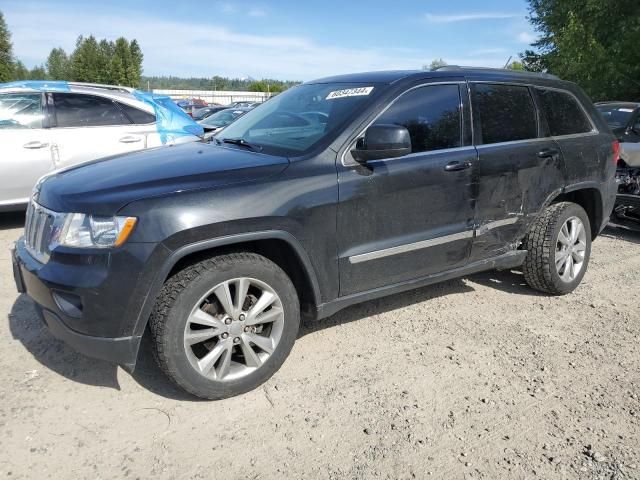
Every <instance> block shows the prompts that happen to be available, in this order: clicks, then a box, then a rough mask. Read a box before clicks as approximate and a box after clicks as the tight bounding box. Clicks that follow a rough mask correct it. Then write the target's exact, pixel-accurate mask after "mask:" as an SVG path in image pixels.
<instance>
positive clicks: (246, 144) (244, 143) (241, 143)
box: [216, 138, 262, 152]
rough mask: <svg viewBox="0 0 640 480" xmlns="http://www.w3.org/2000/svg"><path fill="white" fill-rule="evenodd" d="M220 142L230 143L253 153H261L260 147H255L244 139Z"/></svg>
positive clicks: (227, 139)
mask: <svg viewBox="0 0 640 480" xmlns="http://www.w3.org/2000/svg"><path fill="white" fill-rule="evenodd" d="M216 140H217V139H216ZM222 141H223V142H224V143H230V144H232V145H239V146H241V147H247V148H249V149H251V150H253V151H254V152H261V151H262V147H261V146H260V145H256V144H254V143H250V142H247V141H246V140H245V139H244V138H223V139H222Z"/></svg>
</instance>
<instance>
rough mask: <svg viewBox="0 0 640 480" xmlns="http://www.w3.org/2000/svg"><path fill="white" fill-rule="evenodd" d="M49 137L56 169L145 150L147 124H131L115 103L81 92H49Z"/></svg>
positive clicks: (147, 131) (148, 126) (152, 127)
mask: <svg viewBox="0 0 640 480" xmlns="http://www.w3.org/2000/svg"><path fill="white" fill-rule="evenodd" d="M48 95H50V96H51V98H52V102H53V106H54V109H53V112H54V115H53V124H52V129H51V130H52V138H53V142H54V150H53V153H54V156H55V157H56V160H57V163H58V165H59V166H60V167H65V166H69V165H75V164H78V163H83V162H87V161H90V160H94V159H97V158H101V157H106V156H110V155H117V154H121V153H127V152H133V151H136V150H142V149H144V148H146V144H147V134H148V133H149V132H150V131H151V130H155V127H154V126H150V125H135V124H133V123H132V120H131V119H130V118H129V116H128V115H127V114H126V113H125V111H124V110H123V108H121V107H120V106H119V105H118V104H117V102H115V101H113V100H111V99H110V98H107V97H101V96H98V95H90V94H84V93H57V92H56V93H50V94H48Z"/></svg>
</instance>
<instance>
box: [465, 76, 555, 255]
mask: <svg viewBox="0 0 640 480" xmlns="http://www.w3.org/2000/svg"><path fill="white" fill-rule="evenodd" d="M471 97H472V106H473V118H474V141H475V144H476V148H477V150H478V155H479V169H478V172H479V177H478V201H477V206H476V236H475V240H474V244H473V249H472V252H471V261H476V260H482V259H486V258H490V257H495V256H497V255H500V254H502V253H505V252H507V251H509V250H511V249H513V248H514V247H515V243H516V242H517V241H518V240H519V239H520V238H522V236H523V234H524V232H525V231H526V229H527V227H528V225H529V223H530V222H531V221H532V220H533V219H534V218H535V217H536V216H537V214H538V212H539V211H540V209H541V208H542V206H543V204H544V203H545V200H546V199H547V198H548V196H549V195H550V194H551V193H552V192H553V191H555V190H559V189H561V188H562V187H563V186H564V181H565V171H564V165H563V160H562V155H561V152H560V149H559V148H558V146H557V144H556V143H555V142H554V140H553V139H552V138H550V137H549V136H548V134H547V132H546V131H545V125H544V122H542V121H541V118H540V115H539V113H538V110H537V108H536V103H535V99H534V96H533V93H532V91H531V88H530V87H528V86H527V85H521V84H507V83H486V82H471Z"/></svg>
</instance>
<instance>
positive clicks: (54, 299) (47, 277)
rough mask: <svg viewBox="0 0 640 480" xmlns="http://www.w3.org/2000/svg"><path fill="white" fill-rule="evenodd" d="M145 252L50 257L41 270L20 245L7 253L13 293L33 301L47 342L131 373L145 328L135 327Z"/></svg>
mask: <svg viewBox="0 0 640 480" xmlns="http://www.w3.org/2000/svg"><path fill="white" fill-rule="evenodd" d="M151 252H153V245H151V244H144V246H142V247H140V245H137V246H136V245H133V246H130V248H129V249H128V251H126V252H125V251H120V252H119V253H118V254H117V255H114V254H112V253H102V254H101V255H103V256H104V255H106V258H103V259H102V260H96V258H92V257H93V256H92V255H91V254H88V255H87V254H84V255H81V254H75V256H74V255H69V254H66V255H65V254H61V255H55V254H54V255H52V256H51V259H50V260H49V262H47V263H46V264H42V263H39V262H37V261H36V260H35V259H34V258H33V257H32V256H31V255H30V254H29V252H28V251H27V250H26V248H25V245H24V240H23V239H20V240H19V241H18V242H17V243H16V247H15V250H14V251H13V252H12V263H13V273H14V279H15V284H16V288H17V289H18V291H19V292H20V293H26V294H27V295H28V296H29V297H31V298H32V299H33V301H34V302H35V305H36V310H37V312H38V315H39V316H40V317H41V319H42V321H43V322H44V323H45V325H46V326H47V327H48V329H49V331H50V332H51V333H52V334H53V336H55V337H56V338H59V339H60V340H62V341H64V342H65V343H67V344H68V345H69V346H70V347H72V348H73V349H74V350H77V351H78V352H80V353H82V354H85V355H87V356H90V357H93V358H99V359H102V360H106V361H109V362H113V363H117V364H119V365H122V366H123V367H125V368H126V369H127V370H129V371H132V370H133V369H134V368H135V364H136V358H137V354H138V348H139V346H140V340H141V338H142V334H143V332H144V325H145V324H146V322H144V324H142V326H140V327H138V326H137V325H138V321H139V320H140V313H141V306H142V301H143V300H144V299H145V298H146V293H147V292H146V291H147V290H148V283H147V279H146V278H145V274H144V271H143V270H144V269H143V268H142V265H143V264H144V263H145V262H147V261H148V260H149V257H150V256H152V255H151ZM118 256H122V257H123V258H118ZM65 299H72V302H71V303H69V302H66V301H65ZM73 299H77V300H76V302H75V305H74V303H73ZM76 306H77V307H79V308H76Z"/></svg>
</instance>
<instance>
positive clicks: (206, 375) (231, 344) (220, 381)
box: [150, 253, 300, 399]
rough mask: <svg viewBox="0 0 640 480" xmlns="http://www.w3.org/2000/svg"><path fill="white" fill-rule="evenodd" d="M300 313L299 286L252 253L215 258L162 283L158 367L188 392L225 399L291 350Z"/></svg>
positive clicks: (155, 333) (265, 374) (154, 319)
mask: <svg viewBox="0 0 640 480" xmlns="http://www.w3.org/2000/svg"><path fill="white" fill-rule="evenodd" d="M299 323H300V311H299V303H298V296H297V294H296V290H295V287H294V286H293V284H292V282H291V280H290V279H289V277H288V276H287V275H286V273H285V272H284V271H283V270H282V269H281V268H280V267H278V266H277V265H276V264H275V263H273V262H271V261H270V260H268V259H266V258H265V257H262V256H260V255H256V254H253V253H236V254H229V255H222V256H218V257H213V258H210V259H207V260H204V261H202V262H199V263H197V264H195V265H192V266H190V267H187V268H186V269H184V270H182V271H180V272H179V273H177V274H176V275H174V276H173V277H171V278H170V279H169V280H168V281H167V283H166V284H165V286H164V288H163V290H162V293H161V295H160V297H159V298H158V301H157V304H156V307H155V308H154V312H153V314H152V316H151V319H150V329H151V333H152V337H153V345H154V353H155V357H156V361H157V363H158V365H159V366H160V368H161V369H162V370H163V371H164V372H165V373H166V374H167V375H168V376H169V378H171V380H173V381H174V382H175V383H176V384H177V385H178V386H180V387H182V388H183V389H184V390H186V391H188V392H189V393H192V394H193V395H196V396H198V397H201V398H207V399H221V398H226V397H231V396H234V395H238V394H241V393H244V392H247V391H249V390H252V389H254V388H256V387H257V386H259V385H260V384H262V383H263V382H265V381H266V380H268V379H269V378H270V377H271V376H272V375H273V374H274V373H275V372H276V371H277V370H278V368H280V366H281V365H282V364H283V363H284V361H285V359H286V358H287V356H288V355H289V352H290V351H291V349H292V347H293V344H294V341H295V339H296V336H297V333H298V327H299Z"/></svg>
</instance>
